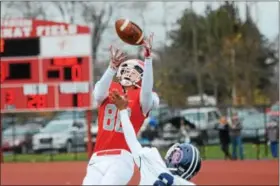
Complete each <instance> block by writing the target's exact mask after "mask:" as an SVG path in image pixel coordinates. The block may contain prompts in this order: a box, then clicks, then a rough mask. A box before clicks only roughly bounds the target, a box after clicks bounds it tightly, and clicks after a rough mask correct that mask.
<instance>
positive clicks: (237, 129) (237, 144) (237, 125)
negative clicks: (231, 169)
mask: <svg viewBox="0 0 280 186" xmlns="http://www.w3.org/2000/svg"><path fill="white" fill-rule="evenodd" d="M241 130H242V124H241V121H240V119H239V117H238V116H237V114H234V115H233V117H232V119H231V124H230V136H231V144H232V159H234V160H236V159H238V158H237V149H238V151H239V158H240V159H241V160H243V159H244V154H243V144H242V136H241Z"/></svg>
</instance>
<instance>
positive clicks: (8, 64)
mask: <svg viewBox="0 0 280 186" xmlns="http://www.w3.org/2000/svg"><path fill="white" fill-rule="evenodd" d="M0 55H1V63H0V83H1V86H0V89H1V99H0V101H1V113H9V112H10V113H13V112H34V111H59V110H73V109H81V110H88V109H92V107H93V104H92V97H91V95H92V94H91V92H92V89H93V85H92V82H93V76H92V68H93V66H92V60H91V59H92V58H91V34H90V29H89V27H86V26H79V25H69V24H66V23H58V22H51V21H42V20H29V19H10V20H2V21H1V38H0Z"/></svg>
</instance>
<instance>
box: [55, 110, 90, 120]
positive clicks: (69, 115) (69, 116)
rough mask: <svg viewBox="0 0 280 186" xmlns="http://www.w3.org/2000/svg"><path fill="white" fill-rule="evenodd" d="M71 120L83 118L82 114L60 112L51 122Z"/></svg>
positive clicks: (83, 114)
mask: <svg viewBox="0 0 280 186" xmlns="http://www.w3.org/2000/svg"><path fill="white" fill-rule="evenodd" d="M72 118H76V119H77V118H85V113H84V112H69V111H67V112H62V113H60V114H57V115H56V116H55V117H54V119H53V120H65V119H72Z"/></svg>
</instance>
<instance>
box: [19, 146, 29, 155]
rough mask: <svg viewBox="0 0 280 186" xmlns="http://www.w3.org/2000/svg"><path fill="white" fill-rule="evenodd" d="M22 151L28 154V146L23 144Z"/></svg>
mask: <svg viewBox="0 0 280 186" xmlns="http://www.w3.org/2000/svg"><path fill="white" fill-rule="evenodd" d="M20 151H21V154H27V153H28V149H27V146H26V145H22V146H21V150H20Z"/></svg>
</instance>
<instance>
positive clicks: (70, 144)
mask: <svg viewBox="0 0 280 186" xmlns="http://www.w3.org/2000/svg"><path fill="white" fill-rule="evenodd" d="M66 152H72V142H71V141H67V143H66Z"/></svg>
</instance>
